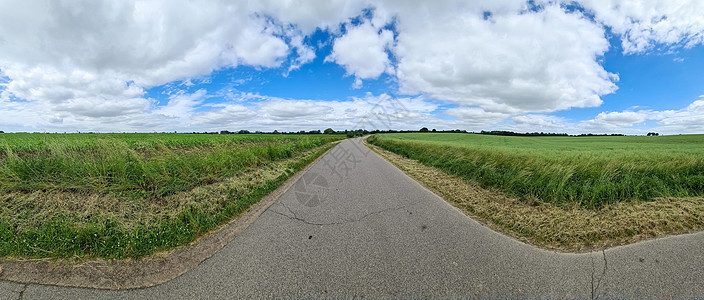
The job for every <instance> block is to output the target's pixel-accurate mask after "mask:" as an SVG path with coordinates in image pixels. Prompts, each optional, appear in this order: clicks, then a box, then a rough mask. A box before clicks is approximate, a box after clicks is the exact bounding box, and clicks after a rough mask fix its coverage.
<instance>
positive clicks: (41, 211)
mask: <svg viewBox="0 0 704 300" xmlns="http://www.w3.org/2000/svg"><path fill="white" fill-rule="evenodd" d="M343 138H344V137H343V136H342V135H273V134H262V135H258V134H251V135H205V134H24V133H14V134H1V135H0V257H3V256H5V257H7V256H16V257H79V258H82V257H102V258H123V257H141V256H144V255H148V254H151V253H153V252H155V251H158V250H162V249H168V248H172V247H175V246H179V245H182V244H184V243H188V242H190V241H193V240H194V239H195V238H196V237H198V236H199V235H201V234H203V233H205V232H207V231H208V230H210V229H213V228H215V227H216V226H218V225H220V224H223V223H225V222H227V221H228V220H230V219H232V218H233V217H234V216H236V215H237V214H239V213H240V212H242V211H244V210H246V209H247V208H248V207H249V206H250V205H251V204H253V203H255V202H257V201H258V200H259V199H260V198H261V197H263V196H264V195H266V194H268V193H269V192H271V191H272V190H274V189H275V188H276V187H278V186H279V185H280V184H281V183H283V182H284V181H285V180H286V179H287V178H288V177H290V176H291V175H292V174H293V173H295V172H296V171H298V170H300V169H301V168H303V167H304V166H305V165H307V164H308V163H309V162H311V161H312V160H314V159H315V158H316V157H318V156H319V155H321V154H322V153H324V152H325V151H326V150H327V149H329V148H330V147H332V146H333V142H335V141H338V140H341V139H343Z"/></svg>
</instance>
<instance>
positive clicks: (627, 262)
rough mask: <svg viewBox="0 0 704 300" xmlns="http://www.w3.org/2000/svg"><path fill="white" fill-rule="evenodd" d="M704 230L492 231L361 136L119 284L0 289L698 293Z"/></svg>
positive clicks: (320, 294) (227, 293) (21, 292)
mask: <svg viewBox="0 0 704 300" xmlns="http://www.w3.org/2000/svg"><path fill="white" fill-rule="evenodd" d="M703 246H704V233H696V234H687V235H680V236H672V237H666V238H661V239H656V240H650V241H645V242H641V243H637V244H633V245H628V246H623V247H617V248H613V249H609V250H606V251H601V252H595V253H585V254H564V253H555V252H551V251H546V250H542V249H538V248H535V247H532V246H530V245H526V244H523V243H521V242H519V241H517V240H514V239H512V238H509V237H506V236H504V235H502V234H499V233H496V232H494V231H492V230H490V229H488V228H486V227H484V226H482V225H481V224H479V223H477V222H475V221H474V220H472V219H470V218H468V217H467V216H465V215H464V214H463V213H461V212H460V211H459V210H457V209H455V208H454V207H452V206H450V205H449V204H447V203H446V202H445V201H443V200H442V199H440V198H439V197H438V196H436V195H435V194H433V193H431V192H430V191H428V190H426V189H425V188H423V187H422V186H421V185H419V184H418V183H417V182H415V181H413V180H412V179H410V178H409V177H407V176H406V175H405V174H403V173H402V172H401V171H400V170H398V169H397V168H395V167H394V166H393V165H391V164H390V163H388V162H386V161H385V160H384V159H383V158H381V157H379V156H378V155H377V154H376V153H374V152H372V151H370V150H369V149H368V148H366V147H365V146H363V145H362V144H361V141H360V139H355V140H348V141H345V142H342V143H341V144H339V145H338V146H336V147H335V148H334V149H333V150H331V151H330V152H328V153H327V154H326V155H325V156H324V157H323V158H322V159H321V160H320V161H318V162H317V163H316V164H315V165H313V166H312V167H311V168H310V169H309V170H308V171H307V172H306V173H304V174H302V176H301V178H300V179H299V180H298V181H297V182H296V183H294V184H293V186H292V187H291V188H290V189H289V190H288V191H286V192H285V193H284V194H283V195H281V196H280V197H279V198H278V200H276V202H275V203H274V204H273V205H272V206H271V207H269V208H268V209H267V210H266V211H265V212H263V213H262V214H261V216H260V217H259V218H258V219H256V221H254V222H253V223H252V224H251V225H250V226H249V227H248V228H247V229H245V230H244V231H243V232H241V233H240V234H239V235H238V236H237V237H235V238H234V240H232V241H231V242H230V243H228V244H227V245H225V246H224V248H223V249H222V250H220V251H219V252H217V253H216V254H214V255H213V256H212V257H211V258H209V259H207V260H205V261H204V262H203V263H201V264H200V265H199V266H197V267H196V268H194V269H193V270H191V271H188V272H186V273H185V274H183V275H181V276H180V277H178V278H176V279H174V280H171V281H168V282H166V283H164V284H161V285H157V286H154V287H150V288H144V289H132V290H121V291H109V290H96V289H84V288H68V287H56V286H46V285H36V284H29V285H26V284H17V283H11V282H7V281H0V299H20V298H24V299H49V298H98V299H112V298H129V299H134V298H145V299H147V298H148V299H151V298H159V299H163V298H170V299H190V298H206V297H207V298H353V297H354V298H480V297H481V298H599V297H608V298H615V297H619V298H693V297H704V285H702V284H701V283H702V281H703V280H704V251H701V249H702V248H703Z"/></svg>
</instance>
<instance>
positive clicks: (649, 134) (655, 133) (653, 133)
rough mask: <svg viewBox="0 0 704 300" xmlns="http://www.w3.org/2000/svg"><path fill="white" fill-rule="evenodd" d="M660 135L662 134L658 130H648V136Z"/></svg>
mask: <svg viewBox="0 0 704 300" xmlns="http://www.w3.org/2000/svg"><path fill="white" fill-rule="evenodd" d="M658 135H660V134H659V133H657V132H648V136H658Z"/></svg>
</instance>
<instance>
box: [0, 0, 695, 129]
mask: <svg viewBox="0 0 704 300" xmlns="http://www.w3.org/2000/svg"><path fill="white" fill-rule="evenodd" d="M573 5H576V6H580V7H582V8H584V11H585V13H582V12H581V10H572V9H569V6H573ZM0 7H3V9H2V10H0V103H2V107H0V113H1V114H2V118H0V124H3V125H4V124H25V125H22V126H24V127H18V128H44V127H52V126H53V127H52V128H80V127H81V126H90V127H91V128H98V129H100V128H107V129H108V130H109V128H117V127H119V128H124V129H130V130H132V129H134V130H138V131H139V130H152V129H153V128H167V127H168V126H172V128H184V129H191V128H206V127H207V126H217V125H218V124H221V125H222V126H226V125H227V126H240V125H248V124H253V123H258V122H261V124H262V125H261V126H277V127H280V128H283V127H287V128H288V127H292V126H314V122H322V123H326V122H327V123H331V124H339V125H340V126H342V125H344V126H353V125H354V122H356V121H355V120H358V119H359V118H362V117H364V116H367V115H368V114H367V112H368V111H370V110H373V109H375V106H374V105H375V104H374V103H375V102H374V101H378V100H380V99H381V97H382V96H373V95H368V96H367V97H361V98H351V99H347V98H346V99H338V100H336V101H319V100H306V99H297V100H292V99H281V98H272V97H267V96H262V97H260V99H259V100H258V101H257V102H256V104H252V103H249V102H247V100H251V99H240V102H238V103H229V102H228V103H221V104H218V105H221V106H213V105H211V104H212V103H208V100H207V99H210V97H211V96H212V95H209V94H208V92H207V91H205V90H204V89H202V90H199V91H197V92H191V93H186V92H181V93H176V94H171V95H168V96H166V97H168V102H166V101H165V102H166V103H165V104H163V103H158V101H156V100H154V99H149V98H148V97H147V96H146V95H147V94H146V93H145V90H146V89H148V88H151V87H155V86H161V85H164V84H168V83H170V82H174V81H176V82H182V83H183V85H184V86H188V85H193V84H194V80H191V79H194V78H195V79H197V78H202V77H203V76H208V75H209V74H211V73H212V72H213V71H215V70H219V69H223V68H237V67H238V66H252V67H254V68H255V69H263V68H281V69H282V73H283V74H284V75H286V74H288V72H291V71H293V70H296V69H298V68H300V67H301V66H302V65H304V64H306V63H310V62H311V61H313V60H314V59H315V57H316V56H317V55H319V53H318V52H316V51H319V50H320V49H316V48H314V47H313V46H312V45H309V44H307V43H309V42H310V41H309V39H308V37H310V36H311V35H312V34H313V33H314V32H316V30H321V31H326V32H327V33H328V34H330V35H331V36H333V37H334V39H333V40H332V52H331V53H330V54H329V55H328V56H327V57H326V61H328V62H333V63H336V64H338V65H340V66H342V67H343V68H344V69H345V70H346V72H347V74H348V75H350V76H353V77H354V78H355V84H354V87H356V88H361V87H362V85H363V81H364V80H370V79H376V78H379V76H381V75H382V74H384V73H386V74H389V75H390V77H391V78H390V82H392V83H391V84H390V86H393V89H395V88H396V86H397V87H398V90H397V91H394V92H399V93H401V94H402V95H404V98H402V99H399V103H405V104H407V105H409V108H408V111H407V112H406V113H404V118H405V119H404V120H405V121H402V122H401V123H399V124H405V125H403V126H408V127H404V128H415V127H417V125H418V124H424V123H426V122H437V124H442V126H448V128H451V127H460V126H465V127H466V128H477V129H483V128H480V127H482V126H487V127H492V128H495V127H501V126H504V127H506V126H508V127H510V128H517V129H522V128H529V127H530V126H533V127H535V128H559V126H567V127H568V128H572V129H575V130H578V129H590V128H591V129H604V130H606V129H613V130H617V129H624V128H631V129H634V128H635V127H638V126H639V125H638V124H642V123H643V122H647V121H654V122H656V123H657V124H658V126H661V127H662V128H665V129H667V130H685V131H687V130H689V129H687V128H689V127H693V126H695V127H696V126H699V128H701V126H702V123H701V120H702V112H701V106H702V105H703V104H701V101H703V100H697V101H695V102H694V103H692V105H690V106H689V107H687V108H683V109H680V110H669V111H644V110H635V109H632V110H627V111H621V112H603V113H601V114H599V115H597V116H596V117H595V118H594V119H593V120H587V121H584V122H576V123H575V122H572V123H570V122H568V121H566V120H564V119H560V118H556V117H551V116H549V115H547V113H550V112H555V111H560V110H566V109H570V108H581V107H596V106H599V105H600V104H601V103H602V99H601V97H602V96H604V95H607V94H610V93H614V92H615V91H616V90H617V85H616V84H617V83H618V76H617V75H615V74H612V73H609V72H608V71H606V70H605V69H604V67H603V66H602V63H601V58H602V56H603V55H604V53H605V52H606V51H608V49H609V42H608V40H607V36H606V34H605V32H606V29H609V30H610V31H611V32H614V33H615V34H617V35H618V37H619V38H620V39H621V41H622V44H623V51H624V53H625V54H635V53H643V52H647V51H649V50H652V49H659V48H660V47H661V46H664V47H665V48H666V51H675V52H676V50H677V49H679V48H680V47H684V48H687V47H693V46H696V45H701V44H702V43H704V19H702V18H701V13H700V12H701V11H704V2H701V1H696V0H685V1H668V0H653V1H648V2H642V1H636V0H625V1H616V0H579V1H576V2H573V1H547V0H546V1H532V2H528V1H525V0H505V1H496V0H480V1H463V0H438V1H433V2H427V1H399V0H378V1H372V0H368V1H366V0H365V1H351V0H330V1H325V0H314V1H303V0H292V1H278V0H261V1H234V2H233V1H225V0H215V1H208V2H192V1H187V0H170V1H164V0H160V1H138V0H134V1H119V2H115V1H88V0H85V1H75V2H65V1H48V0H44V1H42V0H27V1H20V2H17V1H14V2H11V3H10V1H7V0H0ZM592 16H593V18H592ZM353 19H354V20H353ZM243 80H247V79H246V78H233V81H243ZM196 81H197V80H196ZM196 88H197V87H196ZM387 96H388V95H387ZM406 96H407V97H406ZM245 98H246V97H245ZM226 99H229V98H226ZM245 102H247V103H249V104H246V103H245ZM448 104H449V107H454V108H450V109H446V110H445V111H444V112H438V110H440V106H443V107H445V106H444V105H448ZM208 105H210V106H208ZM376 109H378V108H376ZM437 114H444V116H443V118H440V119H439V118H437V117H434V116H433V115H437ZM372 115H373V114H372ZM382 115H383V114H382ZM38 116H39V117H38ZM445 116H449V117H451V118H450V119H452V118H454V119H453V120H446V119H444V117H445ZM245 121H246V122H245ZM242 122H244V123H242ZM27 124H31V125H27ZM174 124H176V125H174ZM258 124H259V123H258ZM318 124H320V123H318ZM18 126H19V125H18ZM162 126H163V127H162ZM199 126H200V127H199ZM399 126H400V125H399ZM687 126H689V127H687ZM634 130H636V129H634Z"/></svg>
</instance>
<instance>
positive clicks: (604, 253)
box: [592, 250, 609, 300]
mask: <svg viewBox="0 0 704 300" xmlns="http://www.w3.org/2000/svg"><path fill="white" fill-rule="evenodd" d="M601 254H602V255H603V257H604V269H603V271H602V272H601V276H600V277H599V279H598V280H597V281H596V286H594V273H595V272H596V270H595V269H594V256H592V300H593V299H597V298H599V296H598V295H597V294H596V292H597V291H598V290H599V286H601V280H602V279H604V277H606V271H607V270H608V269H609V265H608V262H607V261H606V251H605V250H601Z"/></svg>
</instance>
